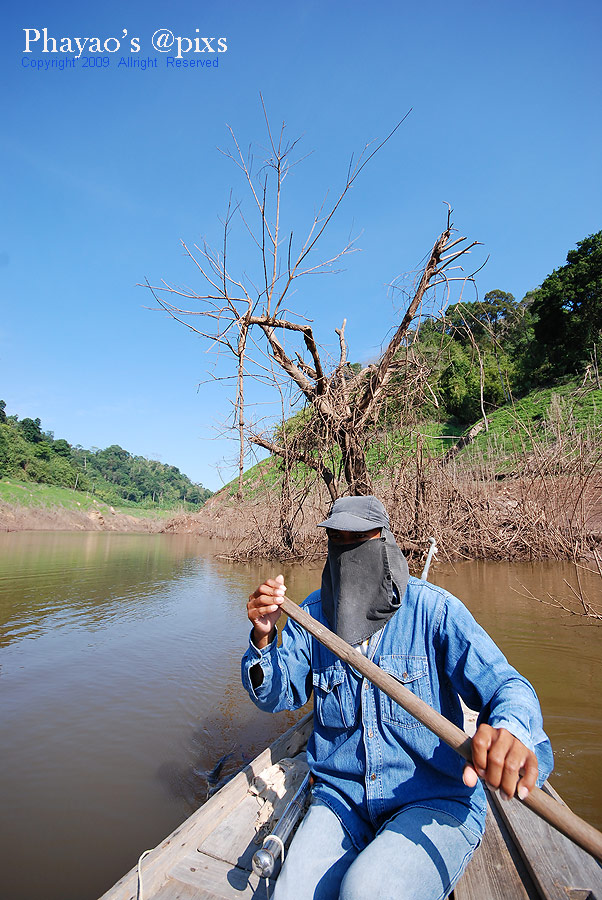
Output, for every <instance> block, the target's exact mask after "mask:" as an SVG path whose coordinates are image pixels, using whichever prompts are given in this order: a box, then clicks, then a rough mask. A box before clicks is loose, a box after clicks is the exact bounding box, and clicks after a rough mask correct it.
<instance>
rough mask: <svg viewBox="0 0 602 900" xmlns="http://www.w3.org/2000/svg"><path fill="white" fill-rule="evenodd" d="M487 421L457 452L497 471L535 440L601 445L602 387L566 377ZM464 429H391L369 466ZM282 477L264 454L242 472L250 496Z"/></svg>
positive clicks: (430, 450) (427, 448)
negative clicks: (589, 441) (587, 440)
mask: <svg viewBox="0 0 602 900" xmlns="http://www.w3.org/2000/svg"><path fill="white" fill-rule="evenodd" d="M487 423H488V431H486V430H485V429H483V430H482V431H481V432H480V433H479V434H478V436H477V438H476V439H475V440H474V442H473V443H472V444H471V445H469V446H468V447H466V448H465V449H463V450H462V451H461V453H460V454H459V456H460V458H461V457H462V456H464V457H480V458H482V459H486V460H491V461H494V462H495V466H496V469H497V470H498V471H504V470H505V469H510V468H513V467H514V466H515V463H516V459H517V456H524V455H525V454H530V453H532V452H533V450H534V446H535V445H540V446H544V445H545V446H549V445H550V444H552V443H554V444H558V442H564V447H565V448H566V453H567V454H570V453H573V452H575V444H576V443H578V441H579V438H580V437H581V438H584V439H585V438H594V439H595V437H596V435H598V440H599V441H600V444H601V445H602V390H595V389H592V388H591V387H586V388H582V386H581V381H580V380H577V379H570V380H568V379H565V380H563V381H559V382H558V383H557V384H556V385H554V386H553V387H546V388H538V389H536V390H533V391H531V392H530V393H529V394H527V395H526V396H525V397H522V398H521V399H520V400H515V401H513V402H512V403H510V404H507V405H506V406H502V407H500V408H499V409H496V410H494V411H493V412H491V413H489V414H488V415H487ZM474 424H476V423H473V426H474ZM473 426H471V427H473ZM468 430H470V429H466V428H464V427H462V426H461V425H460V424H459V423H458V422H457V420H455V419H446V420H442V421H433V420H431V421H424V422H421V423H419V424H418V425H416V426H415V427H414V428H413V429H412V430H411V431H410V432H409V433H408V434H401V433H398V432H393V433H391V434H389V435H388V437H387V440H386V441H380V442H379V441H375V442H374V443H373V444H371V445H370V447H368V448H367V458H368V465H369V468H370V471H371V473H372V475H373V477H376V478H377V477H378V475H379V473H380V472H381V471H382V468H383V465H384V464H388V463H390V461H391V459H392V458H396V459H397V460H398V461H400V462H401V461H402V458H403V457H408V456H413V455H415V454H416V452H417V449H418V448H419V447H420V448H421V450H422V451H423V452H424V453H427V454H429V455H431V456H438V455H440V454H443V453H445V452H446V451H447V450H449V449H450V447H452V446H454V444H455V443H456V442H457V441H458V439H459V438H460V436H461V435H462V434H463V433H465V432H467V431H468ZM335 460H336V456H335ZM304 474H306V471H305V469H304V467H302V466H299V467H298V468H297V473H296V475H297V477H298V478H299V479H302V477H303V476H304ZM281 478H282V463H281V462H280V460H279V459H277V458H275V457H270V458H268V459H266V460H263V461H262V462H260V463H257V464H256V465H254V466H252V467H250V468H249V469H247V470H246V472H245V473H244V477H243V483H244V491H245V495H246V496H247V497H248V498H253V497H255V496H257V495H259V494H260V493H262V492H263V491H265V490H266V489H268V490H269V489H270V488H272V487H275V486H276V485H279V484H280V481H281ZM237 487H238V480H237V479H234V480H232V481H231V482H229V483H228V484H227V485H225V487H223V488H222V489H221V491H220V492H219V495H220V496H223V497H231V496H232V495H234V494H235V493H236V490H237Z"/></svg>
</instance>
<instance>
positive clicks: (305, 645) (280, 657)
mask: <svg viewBox="0 0 602 900" xmlns="http://www.w3.org/2000/svg"><path fill="white" fill-rule="evenodd" d="M252 634H253V632H251V636H250V637H249V646H248V648H247V651H246V653H245V655H244V656H243V658H242V665H241V676H242V683H243V686H244V687H245V689H246V690H247V692H248V694H249V696H250V698H251V700H252V701H253V703H255V705H256V706H258V707H259V709H262V710H264V711H265V712H282V710H285V709H288V710H292V709H299V707H301V706H303V705H304V704H305V703H307V701H308V700H309V697H310V695H311V691H312V679H311V644H310V640H311V639H310V636H309V635H308V633H307V632H306V631H304V630H303V629H301V628H300V626H299V625H297V624H296V623H295V622H293V621H292V620H290V619H289V621H288V622H287V624H286V626H285V628H284V629H283V632H282V644H281V646H280V647H278V634H277V633H276V635H275V637H274V638H273V640H272V641H271V643H270V644H268V645H267V647H264V649H263V650H259V649H258V648H257V647H256V646H255V644H254V643H253V640H252ZM255 666H259V667H260V669H261V673H262V675H263V680H262V681H261V683H260V684H257V679H256V684H255V686H254V685H253V680H252V678H251V669H253V668H254V667H255Z"/></svg>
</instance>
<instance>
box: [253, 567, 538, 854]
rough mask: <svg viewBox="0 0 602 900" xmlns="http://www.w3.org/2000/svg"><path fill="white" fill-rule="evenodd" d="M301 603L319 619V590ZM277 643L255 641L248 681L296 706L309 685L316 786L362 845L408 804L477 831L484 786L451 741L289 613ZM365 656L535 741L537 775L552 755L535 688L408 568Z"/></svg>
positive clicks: (467, 617)
mask: <svg viewBox="0 0 602 900" xmlns="http://www.w3.org/2000/svg"><path fill="white" fill-rule="evenodd" d="M303 608H304V609H305V610H307V612H309V613H310V614H311V615H312V616H314V618H316V619H318V620H319V621H320V622H322V623H323V624H326V622H325V620H324V615H323V612H322V604H321V602H320V592H319V591H315V592H314V593H313V594H310V596H309V597H308V598H307V599H306V600H305V601H304V603H303ZM277 643H278V642H277V640H276V639H274V640H273V641H272V643H271V644H269V645H268V646H267V647H266V648H265V649H264V650H261V651H260V650H258V649H257V648H256V647H255V646H254V645H253V643H252V642H250V645H249V648H248V650H247V652H246V653H245V655H244V657H243V660H242V679H243V684H244V686H245V688H246V689H247V691H248V692H249V694H250V696H251V699H252V700H253V701H254V703H255V704H256V705H257V706H258V707H259V708H260V709H263V710H266V711H268V712H280V711H281V710H285V709H297V708H298V707H300V706H302V705H303V704H304V703H306V702H307V700H308V699H309V697H310V695H311V693H312V689H313V693H314V731H313V734H312V736H311V738H310V740H309V743H308V747H307V757H308V762H309V765H310V769H311V771H312V772H313V774H314V776H315V778H316V784H315V786H314V796H316V797H319V798H320V799H321V800H322V801H324V802H325V803H327V804H328V806H329V807H330V808H331V809H332V811H333V812H334V813H335V814H336V815H337V816H338V817H339V819H340V820H341V822H342V824H343V826H344V827H345V829H346V830H347V832H348V833H349V835H350V837H351V838H352V840H353V842H354V844H355V845H356V847H357V848H358V849H359V850H361V849H363V847H365V846H366V845H367V844H368V843H369V842H370V841H371V840H372V839H373V838H374V836H375V834H376V833H377V832H378V830H379V829H380V828H381V827H382V826H383V825H384V824H385V823H386V822H387V821H388V820H389V819H390V818H391V817H392V816H394V815H395V814H396V813H398V812H399V811H400V810H401V809H403V808H408V807H412V806H426V807H429V808H435V809H440V810H443V811H445V812H448V813H450V814H451V815H453V816H455V817H456V818H457V819H458V820H459V821H460V822H462V824H464V825H466V827H468V828H470V829H472V830H473V831H474V832H476V833H477V834H478V835H479V836H480V835H481V834H482V833H483V830H484V827H485V808H486V805H485V795H484V790H483V787H482V785H481V784H480V783H478V784H477V786H476V788H468V787H466V785H465V784H464V782H463V781H462V771H463V767H464V761H463V760H462V759H461V758H460V756H458V754H457V753H455V751H453V750H451V749H450V748H449V747H447V745H446V744H444V743H443V742H442V741H440V740H439V738H437V737H436V736H435V735H434V734H433V733H432V732H431V731H429V729H428V728H426V727H425V726H423V725H421V724H420V723H419V722H417V721H416V720H415V719H414V718H412V716H411V715H410V714H409V713H407V712H405V710H404V709H402V707H401V706H398V705H397V704H396V703H394V701H393V700H391V699H390V698H389V697H387V696H386V694H384V693H382V692H381V691H379V690H378V688H375V687H374V686H373V685H372V684H371V683H370V682H369V681H367V680H366V679H365V678H362V676H361V675H359V674H358V673H357V672H355V670H354V669H352V668H351V667H350V666H348V665H346V664H345V663H343V662H341V661H340V660H339V659H337V657H335V656H334V655H333V654H332V653H331V652H330V651H329V650H327V649H326V648H325V647H324V646H322V644H320V643H319V642H318V641H316V640H315V638H312V637H311V636H310V635H309V634H308V633H307V632H306V631H304V629H302V628H301V627H300V626H299V625H297V623H296V622H293V621H292V620H290V619H289V621H288V622H287V624H286V627H285V628H284V631H283V634H282V645H281V647H278V646H277ZM368 656H369V657H370V658H372V659H373V660H374V662H375V663H377V664H378V665H379V666H380V667H381V668H382V669H384V670H385V671H386V672H389V673H390V674H391V675H393V676H395V678H397V679H398V680H399V681H401V682H402V683H403V684H404V685H405V686H406V687H408V688H409V689H410V690H412V691H413V692H414V693H415V694H417V696H419V697H420V698H421V699H422V700H424V701H425V702H426V703H428V704H429V705H430V706H432V707H433V708H434V709H436V710H437V711H438V712H440V713H442V714H443V715H444V716H445V717H446V718H448V719H450V720H451V721H452V722H454V723H455V724H456V725H459V726H460V727H462V724H463V713H462V708H461V705H460V700H459V697H461V698H462V699H463V700H464V702H465V703H466V704H467V705H468V706H469V707H470V708H471V709H474V710H478V711H479V713H480V714H479V722H481V721H485V722H488V723H489V724H490V725H492V726H493V727H495V728H506V729H507V730H508V731H510V732H511V733H512V734H513V735H514V736H515V737H517V738H518V739H519V740H520V741H522V743H523V744H525V745H526V746H527V747H528V748H529V749H531V750H534V751H535V753H536V755H537V759H538V763H539V777H538V784H540V785H541V784H542V783H543V781H545V779H546V778H547V776H548V774H549V772H550V771H551V769H552V766H553V757H552V749H551V746H550V742H549V740H548V738H547V737H546V735H545V733H544V731H543V723H542V716H541V710H540V707H539V702H538V700H537V696H536V694H535V691H534V690H533V688H532V686H531V685H530V684H529V682H528V681H527V680H526V679H525V678H523V677H522V676H521V675H519V673H518V672H517V671H516V669H514V668H512V666H510V665H509V663H508V662H507V660H506V658H505V657H504V655H503V654H502V652H501V651H500V650H499V648H498V647H497V646H496V645H495V644H494V642H493V641H492V640H491V638H490V637H489V636H488V635H487V633H486V632H485V631H484V630H483V629H482V628H481V627H480V625H478V624H477V622H476V621H475V620H474V618H473V617H472V615H471V614H470V612H469V611H468V610H467V609H466V607H465V606H464V605H463V604H462V603H461V602H460V601H459V600H458V599H457V598H456V597H454V596H453V595H452V594H450V593H448V592H447V591H445V590H443V589H441V588H438V587H436V586H435V585H432V584H430V583H429V582H426V581H420V580H419V579H417V578H410V581H409V583H408V587H407V589H406V593H405V595H404V598H403V602H402V604H401V607H400V609H399V610H398V612H397V613H396V614H395V615H394V616H393V617H392V618H391V619H390V620H389V621H388V623H387V624H386V626H385V627H384V628H383V629H382V630H381V631H380V632H378V633H377V634H375V635H373V636H372V638H371V639H370V644H369V649H368ZM255 665H260V666H261V669H262V672H263V681H262V683H261V685H259V687H257V688H253V685H252V683H251V678H250V674H249V671H250V669H251V668H252V667H253V666H255Z"/></svg>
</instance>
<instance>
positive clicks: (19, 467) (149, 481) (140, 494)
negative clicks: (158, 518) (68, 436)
mask: <svg viewBox="0 0 602 900" xmlns="http://www.w3.org/2000/svg"><path fill="white" fill-rule="evenodd" d="M0 476H1V477H3V478H6V477H12V478H15V479H16V480H21V481H34V482H39V483H42V484H50V485H57V486H60V487H66V488H73V489H75V490H78V491H85V492H89V493H91V494H93V495H94V496H96V497H98V498H99V499H100V500H104V501H105V502H106V503H111V504H113V505H120V504H123V503H124V502H125V503H134V504H139V505H141V506H144V507H147V506H155V505H156V506H162V507H165V508H171V507H174V506H178V505H181V504H190V505H191V506H193V507H198V506H201V505H202V504H203V503H204V502H205V500H207V498H208V497H210V496H211V493H212V492H211V491H209V490H208V489H207V488H205V487H203V485H202V484H193V482H192V481H191V480H190V479H189V478H188V477H187V476H186V475H184V474H183V473H182V472H180V470H179V469H178V468H177V467H176V466H170V465H167V464H165V463H161V462H158V461H157V460H153V459H146V458H145V457H144V456H133V455H132V454H131V453H129V452H128V451H127V450H124V449H123V447H120V446H119V445H118V444H113V445H111V446H110V447H107V448H105V449H104V450H99V449H93V450H86V449H84V448H83V447H81V446H79V445H77V446H72V445H71V444H69V442H68V441H66V440H64V438H55V437H54V434H53V433H52V432H51V431H44V430H42V423H41V421H40V419H39V418H36V419H32V418H29V417H25V418H23V419H19V418H18V417H17V416H15V415H7V413H6V403H5V401H4V400H0Z"/></svg>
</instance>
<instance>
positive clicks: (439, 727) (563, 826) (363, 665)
mask: <svg viewBox="0 0 602 900" xmlns="http://www.w3.org/2000/svg"><path fill="white" fill-rule="evenodd" d="M280 608H281V610H282V611H283V612H285V613H286V614H287V616H289V618H291V619H293V620H294V621H295V622H297V624H298V625H301V627H302V628H305V630H306V631H308V632H309V633H310V634H311V635H313V637H315V638H316V640H318V641H319V642H320V643H321V644H323V645H324V646H325V647H327V648H328V650H331V651H332V652H333V653H334V654H335V656H338V657H339V659H342V660H343V662H346V663H348V664H349V665H350V666H351V667H352V668H354V669H355V670H356V671H357V672H359V673H360V675H363V676H364V678H367V679H368V681H370V682H371V683H372V684H373V685H375V686H376V687H377V688H378V689H379V690H381V691H383V693H385V694H387V696H388V697H390V698H391V699H392V700H394V701H395V702H396V703H399V705H400V706H402V707H403V708H404V709H405V710H406V712H409V713H410V715H412V716H414V718H415V719H417V720H418V721H419V722H421V723H422V724H423V725H426V727H427V728H429V729H430V730H431V731H432V732H433V733H434V734H436V735H437V737H439V738H441V740H442V741H444V742H445V743H446V744H447V745H448V746H449V747H451V748H452V750H455V751H456V752H457V753H459V754H460V756H462V757H464V759H465V760H467V761H468V762H472V750H471V739H470V737H469V736H468V735H467V734H466V732H465V731H463V730H462V729H461V728H458V726H457V725H454V724H453V722H450V721H449V720H448V719H446V718H445V716H442V715H441V713H438V712H436V711H435V710H434V709H432V708H431V707H430V706H429V705H428V703H425V702H424V700H420V698H419V697H417V696H416V695H415V694H413V693H412V691H410V690H409V689H408V688H406V687H405V686H404V685H403V684H401V683H400V682H399V681H397V679H396V678H393V676H392V675H389V674H388V673H387V672H384V671H383V670H382V669H381V668H380V667H379V666H377V665H376V663H373V662H372V660H370V659H368V658H367V657H365V656H364V655H363V654H362V653H359V652H358V650H356V649H355V648H354V647H352V646H351V644H348V643H347V642H346V641H344V640H343V639H342V638H340V637H339V636H338V635H336V634H334V632H332V631H330V630H329V629H328V628H326V627H325V626H324V625H322V624H321V623H320V622H318V621H317V620H316V619H314V618H313V616H310V615H309V613H307V612H305V610H304V609H301V608H300V607H299V606H297V604H296V603H293V602H292V600H289V599H288V597H285V598H284V599H283V601H282V605H281V607H280ZM516 799H517V800H518V799H519V798H518V797H516ZM520 802H521V803H524V804H525V806H527V807H529V809H531V810H533V812H534V813H537V815H538V816H541V818H542V819H545V821H546V822H549V823H550V825H553V826H554V828H557V829H558V831H561V832H562V833H563V834H564V835H566V836H567V837H568V838H570V839H571V840H572V841H574V842H575V843H576V844H579V846H580V847H583V849H584V850H587V852H588V853H591V854H592V856H595V857H596V859H598V860H599V861H600V862H602V834H601V833H600V832H599V831H597V829H595V828H594V827H593V826H592V825H590V824H589V823H588V822H585V821H584V820H583V819H580V818H579V816H576V815H575V813H573V812H571V811H570V809H569V808H568V806H563V804H561V803H559V802H558V801H557V800H554V798H553V797H550V796H549V794H546V793H545V792H544V791H542V790H540V789H539V788H537V787H535V788H533V790H532V791H530V793H529V795H528V796H527V797H526V798H525V800H521V801H520Z"/></svg>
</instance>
